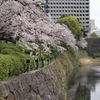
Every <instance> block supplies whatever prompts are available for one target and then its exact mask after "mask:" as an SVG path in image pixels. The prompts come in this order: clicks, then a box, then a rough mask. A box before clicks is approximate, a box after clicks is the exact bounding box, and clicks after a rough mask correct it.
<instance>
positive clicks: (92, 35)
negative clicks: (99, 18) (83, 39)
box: [90, 32, 98, 38]
mask: <svg viewBox="0 0 100 100" xmlns="http://www.w3.org/2000/svg"><path fill="white" fill-rule="evenodd" d="M90 36H91V38H97V37H98V36H97V34H96V33H95V32H93V33H92V34H91V35H90Z"/></svg>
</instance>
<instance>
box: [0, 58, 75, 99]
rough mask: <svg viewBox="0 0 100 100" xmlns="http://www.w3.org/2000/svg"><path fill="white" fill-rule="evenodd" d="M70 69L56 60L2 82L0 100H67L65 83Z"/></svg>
mask: <svg viewBox="0 0 100 100" xmlns="http://www.w3.org/2000/svg"><path fill="white" fill-rule="evenodd" d="M64 61H65V63H66V64H68V63H67V61H66V60H65V59H64ZM72 68H73V67H70V68H69V67H68V68H67V66H66V67H65V66H63V65H62V62H61V61H59V60H56V61H55V62H54V63H52V64H51V65H49V66H47V67H44V68H42V69H39V70H35V71H31V72H29V73H24V74H21V75H20V76H17V77H13V78H10V79H8V80H5V81H2V82H0V100H67V81H68V77H69V75H70V72H71V69H72Z"/></svg>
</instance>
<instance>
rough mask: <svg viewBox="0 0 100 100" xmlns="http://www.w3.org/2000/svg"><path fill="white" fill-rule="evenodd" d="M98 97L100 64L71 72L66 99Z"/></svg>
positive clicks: (92, 98)
mask: <svg viewBox="0 0 100 100" xmlns="http://www.w3.org/2000/svg"><path fill="white" fill-rule="evenodd" d="M99 99H100V66H91V67H85V68H82V69H80V70H78V71H76V72H73V75H72V76H71V78H70V80H69V85H68V100H99Z"/></svg>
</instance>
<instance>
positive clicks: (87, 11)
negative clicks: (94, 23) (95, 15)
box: [49, 10, 89, 13]
mask: <svg viewBox="0 0 100 100" xmlns="http://www.w3.org/2000/svg"><path fill="white" fill-rule="evenodd" d="M49 12H79V13H81V12H86V13H89V10H49Z"/></svg>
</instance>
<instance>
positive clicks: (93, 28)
mask: <svg viewBox="0 0 100 100" xmlns="http://www.w3.org/2000/svg"><path fill="white" fill-rule="evenodd" d="M93 31H97V27H96V26H95V20H93V19H91V20H90V33H92V32H93Z"/></svg>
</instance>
